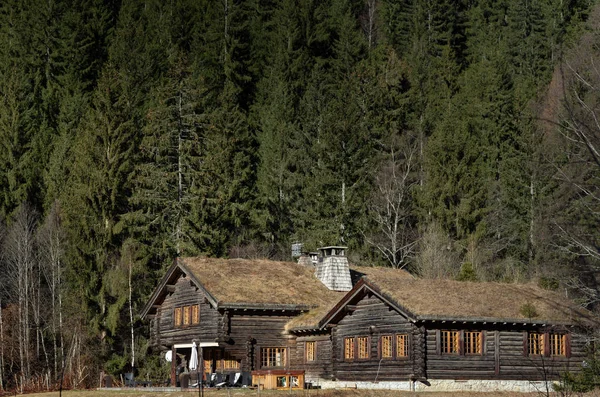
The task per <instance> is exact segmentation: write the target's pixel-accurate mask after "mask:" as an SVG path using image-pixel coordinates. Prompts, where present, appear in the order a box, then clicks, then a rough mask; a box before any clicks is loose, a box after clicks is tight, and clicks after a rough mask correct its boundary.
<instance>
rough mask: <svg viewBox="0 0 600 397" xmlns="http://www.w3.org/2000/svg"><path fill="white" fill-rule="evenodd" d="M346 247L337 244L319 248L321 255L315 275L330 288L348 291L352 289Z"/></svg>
mask: <svg viewBox="0 0 600 397" xmlns="http://www.w3.org/2000/svg"><path fill="white" fill-rule="evenodd" d="M346 249H347V247H337V246H334V247H323V248H319V252H320V253H321V256H320V257H319V261H318V263H317V266H316V267H317V269H316V275H317V278H318V279H319V280H321V282H322V283H323V284H325V286H326V287H327V288H329V289H330V290H333V291H350V290H351V289H352V280H351V279H350V268H349V266H348V258H346Z"/></svg>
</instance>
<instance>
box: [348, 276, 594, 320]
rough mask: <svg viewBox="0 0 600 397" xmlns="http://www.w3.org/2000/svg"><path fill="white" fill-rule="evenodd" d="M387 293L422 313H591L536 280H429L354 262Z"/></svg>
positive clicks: (506, 316) (490, 316) (501, 316)
mask: <svg viewBox="0 0 600 397" xmlns="http://www.w3.org/2000/svg"><path fill="white" fill-rule="evenodd" d="M354 270H357V271H360V272H362V273H364V274H365V276H364V277H365V279H366V280H367V281H368V282H370V284H373V285H374V286H375V287H376V288H377V289H378V290H379V291H381V292H382V293H383V294H384V296H387V297H388V298H390V299H391V300H392V301H394V302H395V303H397V304H398V305H399V306H401V307H403V308H405V309H407V310H408V311H409V312H410V313H412V314H413V315H415V316H417V318H418V319H429V320H432V319H461V320H463V319H472V320H476V319H479V320H489V321H523V322H525V321H526V322H538V323H539V322H551V323H568V324H573V323H575V322H579V321H585V320H586V319H589V317H590V313H589V312H588V311H587V310H585V309H582V308H581V307H580V306H578V305H576V304H575V303H574V302H573V301H571V300H570V299H567V298H566V297H565V296H564V295H562V294H559V293H557V292H554V291H548V290H544V289H541V288H539V287H537V286H536V285H533V284H507V283H492V282H461V281H454V280H427V279H417V278H410V277H405V276H404V275H398V274H397V273H396V271H395V270H393V269H385V268H378V269H376V268H360V269H359V268H355V269H354Z"/></svg>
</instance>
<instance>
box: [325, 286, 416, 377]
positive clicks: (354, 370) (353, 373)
mask: <svg viewBox="0 0 600 397" xmlns="http://www.w3.org/2000/svg"><path fill="white" fill-rule="evenodd" d="M347 308H348V310H349V312H348V313H347V314H346V315H345V316H344V317H343V318H342V319H341V320H340V321H339V323H338V324H337V325H336V326H335V328H334V329H333V330H332V360H333V369H332V370H333V374H334V376H335V378H336V379H338V380H344V381H370V382H374V381H401V380H408V379H409V377H410V375H411V374H412V373H413V360H414V357H413V355H414V353H413V352H412V345H413V340H412V339H413V333H414V332H413V331H414V325H413V324H412V323H411V322H410V321H408V320H407V319H406V318H405V317H404V316H402V315H400V314H399V313H398V312H397V311H395V310H393V309H391V308H390V307H389V306H388V305H387V304H385V303H383V302H382V301H381V300H380V299H378V298H376V297H374V296H372V297H369V296H365V297H363V298H362V299H361V300H360V301H358V302H357V303H356V304H355V305H352V306H348V307H347ZM396 335H406V338H407V344H408V353H407V355H406V356H405V357H398V355H397V354H396V352H397V351H398V346H397V344H396ZM382 336H391V337H392V345H393V348H392V357H391V358H383V359H382V355H381V352H380V340H381V337H382ZM364 337H367V338H368V340H367V343H368V358H361V357H360V356H359V351H358V349H359V348H358V346H357V347H356V348H355V351H354V358H351V359H347V358H346V357H345V343H346V338H355V339H354V343H355V344H358V340H357V339H358V338H364ZM421 350H422V349H421Z"/></svg>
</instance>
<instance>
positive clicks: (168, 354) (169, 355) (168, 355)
mask: <svg viewBox="0 0 600 397" xmlns="http://www.w3.org/2000/svg"><path fill="white" fill-rule="evenodd" d="M165 360H166V361H167V362H168V363H170V362H171V361H172V360H173V351H172V350H169V351H167V352H166V353H165Z"/></svg>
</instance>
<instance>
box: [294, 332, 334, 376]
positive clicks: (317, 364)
mask: <svg viewBox="0 0 600 397" xmlns="http://www.w3.org/2000/svg"><path fill="white" fill-rule="evenodd" d="M307 342H308V343H313V346H314V360H312V361H311V360H310V359H307V355H306V346H307ZM331 349H332V344H331V335H329V334H325V335H311V336H299V337H298V338H297V339H296V355H295V357H292V369H297V370H304V373H305V379H306V380H307V381H313V380H318V379H331V378H332V376H333V367H332V361H331V357H332V350H331Z"/></svg>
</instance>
